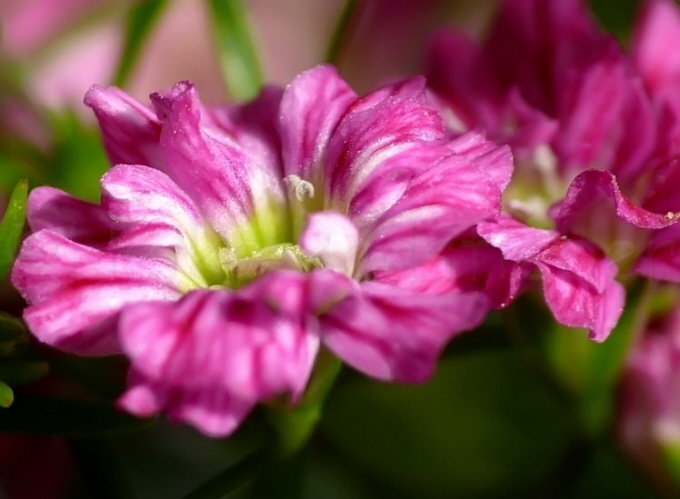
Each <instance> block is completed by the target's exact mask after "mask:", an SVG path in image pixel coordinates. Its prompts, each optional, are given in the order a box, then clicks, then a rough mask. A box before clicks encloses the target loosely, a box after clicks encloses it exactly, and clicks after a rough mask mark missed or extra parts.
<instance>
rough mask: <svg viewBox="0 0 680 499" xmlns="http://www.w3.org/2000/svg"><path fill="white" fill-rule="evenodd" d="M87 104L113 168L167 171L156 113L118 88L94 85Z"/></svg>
mask: <svg viewBox="0 0 680 499" xmlns="http://www.w3.org/2000/svg"><path fill="white" fill-rule="evenodd" d="M84 102H85V104H86V105H87V106H89V107H90V108H92V110H93V111H94V114H95V116H96V117H97V120H98V121H99V127H100V130H101V133H102V138H103V141H104V148H105V149H106V153H107V154H108V156H109V159H110V160H111V164H113V165H117V164H142V165H149V166H153V167H155V168H162V167H163V163H162V160H161V157H160V153H159V151H158V140H159V138H160V134H161V127H160V122H159V121H158V119H157V118H156V116H155V115H154V113H153V111H151V110H150V109H149V108H148V107H146V106H144V105H142V104H140V103H139V102H137V101H136V100H135V99H133V98H132V97H130V96H129V95H128V94H126V93H125V92H123V91H122V90H120V89H118V88H115V87H108V88H105V87H100V86H99V85H94V86H93V87H92V88H90V90H89V91H88V92H87V93H86V94H85V101H84Z"/></svg>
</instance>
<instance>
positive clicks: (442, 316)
mask: <svg viewBox="0 0 680 499" xmlns="http://www.w3.org/2000/svg"><path fill="white" fill-rule="evenodd" d="M487 311H488V302H487V300H486V299H485V297H484V296H483V294H481V293H454V294H444V295H428V294H422V293H413V292H409V291H406V290H403V289H399V288H396V287H393V286H389V285H386V284H381V283H378V282H367V283H363V284H362V285H361V289H360V291H358V292H357V293H356V294H354V295H352V296H349V297H347V298H346V299H345V300H343V301H342V302H340V303H339V304H338V305H337V306H335V307H333V308H332V309H331V310H329V311H328V313H326V314H324V315H323V316H322V317H321V318H320V330H321V335H322V341H323V343H324V344H325V345H326V346H327V347H328V348H329V349H330V350H331V351H332V352H333V353H335V354H336V355H337V356H338V357H340V358H341V359H342V360H343V361H345V362H346V363H348V364H349V365H351V366H352V367H354V368H356V369H358V370H359V371H361V372H363V373H365V374H367V375H369V376H372V377H374V378H378V379H382V380H390V381H401V382H408V383H416V382H421V381H424V380H426V379H428V378H429V377H430V376H431V375H432V373H433V372H434V369H435V365H436V361H437V358H438V356H439V354H440V353H441V350H442V349H443V348H444V346H445V345H446V343H447V342H448V341H449V340H450V339H451V338H453V337H454V336H455V335H457V334H458V333H460V332H462V331H464V330H467V329H471V328H473V327H475V326H477V325H478V324H479V323H480V322H481V321H482V319H483V318H484V315H485V314H486V312H487Z"/></svg>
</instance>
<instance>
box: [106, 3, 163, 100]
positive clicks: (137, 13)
mask: <svg viewBox="0 0 680 499" xmlns="http://www.w3.org/2000/svg"><path fill="white" fill-rule="evenodd" d="M166 4H167V0H141V1H138V2H136V3H134V5H133V6H132V7H130V10H129V11H128V15H127V22H126V26H125V40H124V42H123V50H122V52H121V56H120V61H119V62H118V68H117V69H116V74H115V76H114V78H113V83H114V85H117V86H119V87H120V86H124V85H125V84H126V83H127V82H128V80H129V78H130V74H131V73H132V69H133V68H134V65H135V63H136V62H137V57H138V56H139V53H140V52H141V49H142V46H143V44H144V40H146V38H147V36H148V35H149V33H150V32H151V28H152V27H153V25H154V23H155V22H156V20H157V19H158V17H159V15H160V13H161V12H162V11H163V7H165V5H166Z"/></svg>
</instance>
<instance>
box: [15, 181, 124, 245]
mask: <svg viewBox="0 0 680 499" xmlns="http://www.w3.org/2000/svg"><path fill="white" fill-rule="evenodd" d="M26 212H27V215H28V224H29V225H30V227H31V230H32V231H33V232H38V231H41V230H44V229H49V230H51V231H52V232H55V233H57V234H60V235H62V236H64V237H66V238H67V239H71V240H72V241H74V242H77V243H80V244H85V245H88V246H94V247H102V246H104V245H106V244H107V243H108V242H109V241H110V240H111V239H112V238H113V237H114V236H116V234H117V230H116V229H115V228H114V224H113V223H112V221H111V219H110V218H109V216H108V215H107V213H106V211H105V210H104V209H102V207H101V206H99V205H97V204H94V203H88V202H87V201H82V200H80V199H77V198H74V197H73V196H71V195H70V194H67V193H65V192H64V191H61V190H59V189H55V188H54V187H47V186H44V187H37V188H35V189H33V190H32V191H31V194H30V195H29V197H28V207H27V210H26Z"/></svg>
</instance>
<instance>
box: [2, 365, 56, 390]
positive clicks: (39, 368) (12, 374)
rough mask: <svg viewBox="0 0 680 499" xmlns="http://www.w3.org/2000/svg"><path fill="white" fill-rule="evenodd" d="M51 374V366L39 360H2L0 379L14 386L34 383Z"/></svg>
mask: <svg viewBox="0 0 680 499" xmlns="http://www.w3.org/2000/svg"><path fill="white" fill-rule="evenodd" d="M49 372H50V366H49V364H48V363H47V362H42V361H39V360H0V379H1V380H3V381H4V382H6V383H9V384H10V385H12V386H18V385H25V384H27V383H32V382H34V381H37V380H39V379H41V378H44V377H45V376H47V374H49Z"/></svg>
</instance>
